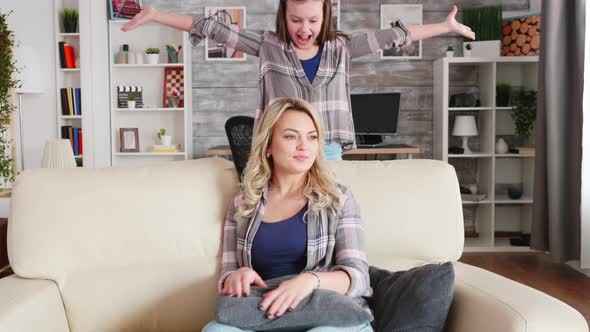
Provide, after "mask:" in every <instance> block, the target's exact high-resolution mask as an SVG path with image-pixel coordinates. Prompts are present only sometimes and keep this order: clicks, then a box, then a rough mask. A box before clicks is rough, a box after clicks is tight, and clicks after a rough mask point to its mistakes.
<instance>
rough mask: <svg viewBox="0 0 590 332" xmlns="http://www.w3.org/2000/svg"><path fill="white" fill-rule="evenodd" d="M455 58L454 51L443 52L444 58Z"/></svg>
mask: <svg viewBox="0 0 590 332" xmlns="http://www.w3.org/2000/svg"><path fill="white" fill-rule="evenodd" d="M454 56H455V51H446V52H445V57H447V58H452V57H454Z"/></svg>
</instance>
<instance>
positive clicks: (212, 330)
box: [201, 321, 373, 332]
mask: <svg viewBox="0 0 590 332" xmlns="http://www.w3.org/2000/svg"><path fill="white" fill-rule="evenodd" d="M201 332H253V331H249V330H242V329H240V328H237V327H234V326H231V325H225V324H221V323H218V322H216V321H212V322H209V323H208V324H207V325H205V327H204V328H203V330H201ZM307 332H373V328H372V327H371V323H365V324H362V325H359V326H352V327H333V326H318V327H314V328H313V329H311V330H307Z"/></svg>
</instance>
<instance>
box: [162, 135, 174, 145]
mask: <svg viewBox="0 0 590 332" xmlns="http://www.w3.org/2000/svg"><path fill="white" fill-rule="evenodd" d="M160 142H161V143H162V145H166V146H170V145H172V136H169V135H162V136H160Z"/></svg>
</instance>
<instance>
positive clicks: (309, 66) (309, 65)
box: [300, 45, 323, 83]
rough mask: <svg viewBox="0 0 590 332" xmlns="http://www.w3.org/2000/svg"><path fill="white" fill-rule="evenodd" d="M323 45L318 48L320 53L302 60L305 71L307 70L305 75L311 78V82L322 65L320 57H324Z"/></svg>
mask: <svg viewBox="0 0 590 332" xmlns="http://www.w3.org/2000/svg"><path fill="white" fill-rule="evenodd" d="M322 48H323V47H322V46H321V45H320V47H319V48H318V53H317V54H316V55H315V56H314V57H313V58H311V59H307V60H300V61H301V66H302V67H303V71H305V76H307V79H308V80H309V83H313V79H314V78H315V74H316V73H317V72H318V68H319V67H320V59H321V58H322Z"/></svg>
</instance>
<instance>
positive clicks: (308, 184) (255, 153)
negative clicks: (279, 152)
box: [234, 98, 341, 220]
mask: <svg viewBox="0 0 590 332" xmlns="http://www.w3.org/2000/svg"><path fill="white" fill-rule="evenodd" d="M286 111H297V112H303V113H305V114H307V115H308V116H309V117H310V118H311V120H312V121H313V123H314V125H315V128H316V130H317V136H318V139H317V142H318V144H322V143H323V142H324V132H323V129H322V126H321V123H320V120H319V118H318V116H317V114H316V112H315V111H314V109H313V106H311V105H310V104H309V103H307V102H305V101H303V100H300V99H295V98H282V99H278V100H276V101H274V102H273V103H271V104H270V105H269V106H268V107H266V109H265V110H264V112H263V113H262V116H261V118H260V119H259V121H258V125H257V126H256V128H255V133H254V138H253V142H252V150H251V153H250V159H248V163H247V164H246V168H245V169H244V174H243V176H242V183H241V192H242V194H243V197H242V199H241V201H240V203H239V205H238V208H237V212H236V214H235V215H234V218H235V219H236V220H237V219H239V218H242V217H250V216H252V214H253V213H254V210H255V209H256V205H257V204H258V202H259V201H260V199H261V197H262V192H263V191H264V188H265V187H266V186H267V185H268V184H269V183H270V181H271V180H272V175H273V162H272V158H269V157H267V154H266V152H267V150H268V147H269V146H270V144H271V143H272V134H273V129H274V127H275V125H276V123H277V122H278V121H279V119H280V118H281V116H282V115H283V113H285V112H286ZM303 194H304V195H305V196H306V197H310V198H313V199H312V200H310V206H309V207H310V209H312V210H313V211H317V210H320V209H323V208H327V209H329V210H331V211H332V212H333V213H336V212H337V211H338V210H339V207H340V197H341V192H340V189H339V188H338V186H337V184H336V181H335V180H334V177H333V175H332V173H331V172H330V171H329V170H328V166H327V164H326V157H325V155H324V150H323V145H321V146H319V147H318V153H317V156H316V159H315V161H314V163H313V164H312V166H311V168H310V169H309V171H308V172H307V175H306V179H305V187H304V189H303Z"/></svg>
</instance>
